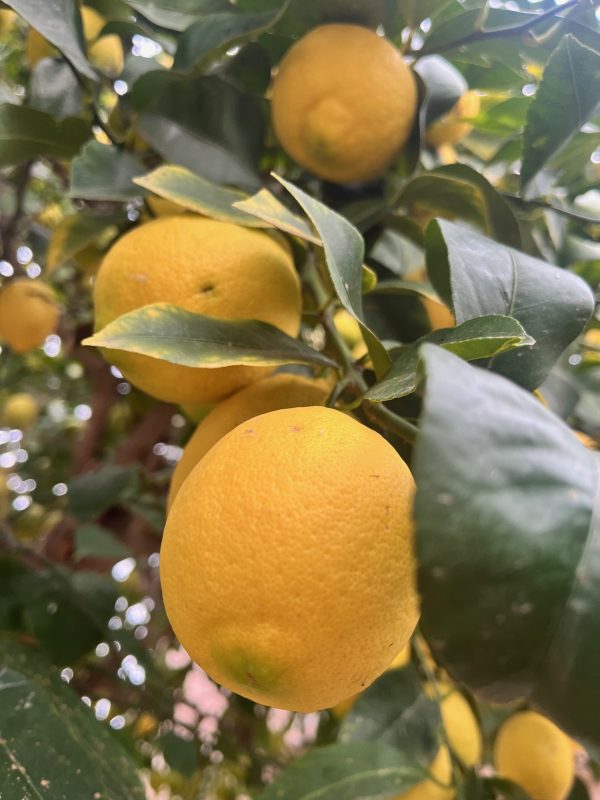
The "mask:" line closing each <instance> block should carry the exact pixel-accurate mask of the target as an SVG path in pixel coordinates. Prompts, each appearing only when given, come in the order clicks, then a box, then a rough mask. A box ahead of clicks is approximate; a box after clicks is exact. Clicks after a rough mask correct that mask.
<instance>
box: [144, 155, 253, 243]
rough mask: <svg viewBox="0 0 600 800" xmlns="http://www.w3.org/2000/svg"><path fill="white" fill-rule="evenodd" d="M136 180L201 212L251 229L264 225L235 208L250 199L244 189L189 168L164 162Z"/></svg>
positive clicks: (168, 198) (191, 209)
mask: <svg viewBox="0 0 600 800" xmlns="http://www.w3.org/2000/svg"><path fill="white" fill-rule="evenodd" d="M134 183H136V184H137V185H138V186H142V187H143V188H144V189H148V191H150V192H154V194H157V195H159V196H160V197H166V198H167V200H172V201H173V202H175V203H178V204H179V205H180V206H183V207H184V208H189V209H190V211H195V212H196V213H197V214H205V215H206V216H208V217H212V218H213V219H220V220H222V221H223V222H233V223H236V224H238V225H246V226H248V227H251V228H261V227H264V225H263V223H261V222H259V220H258V219H257V218H256V217H255V216H252V215H250V214H247V213H245V212H244V211H240V210H238V208H235V207H234V204H235V203H239V202H241V201H243V200H245V199H246V197H247V196H246V195H245V194H244V193H243V192H238V191H236V190H235V189H227V188H225V187H224V186H217V185H216V184H214V183H211V182H210V181H207V180H205V179H204V178H201V177H200V176H199V175H195V174H194V173H193V172H191V171H190V170H189V169H186V168H185V167H176V166H173V165H171V164H164V165H163V166H162V167H158V168H157V169H155V170H154V172H150V173H148V175H143V176H142V177H141V178H136V179H135V180H134Z"/></svg>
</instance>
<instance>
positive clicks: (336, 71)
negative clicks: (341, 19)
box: [271, 24, 417, 183]
mask: <svg viewBox="0 0 600 800" xmlns="http://www.w3.org/2000/svg"><path fill="white" fill-rule="evenodd" d="M416 108H417V88H416V82H415V79H414V77H413V74H412V72H411V70H410V69H409V67H408V66H407V65H406V64H405V63H404V61H403V60H402V56H401V54H400V52H399V51H398V50H397V49H396V48H395V47H394V46H393V45H392V44H391V43H390V42H389V41H388V40H387V39H384V38H383V37H381V36H378V35H377V34H376V33H374V32H373V31H372V30H369V29H368V28H363V27H361V26H359V25H343V24H341V25H338V24H333V25H321V26H319V27H317V28H314V29H313V30H311V31H310V32H309V33H307V34H306V36H303V37H302V39H300V40H299V41H298V42H296V44H294V45H293V46H292V47H291V48H290V50H289V51H288V52H287V53H286V55H285V57H284V59H283V61H282V62H281V64H280V65H279V70H278V72H277V74H276V76H275V79H274V82H273V93H272V102H271V113H272V119H273V127H274V128H275V133H276V135H277V138H278V139H279V142H280V143H281V146H282V147H283V148H284V150H286V151H287V152H288V153H289V154H290V155H291V156H292V158H294V159H295V160H296V161H297V162H298V163H299V164H301V165H302V166H304V167H306V168H307V169H309V170H311V171H312V172H314V174H315V175H318V176H319V177H320V178H325V179H326V180H329V181H334V182H336V183H352V182H357V181H368V180H372V179H374V178H377V177H379V176H380V175H382V174H383V173H384V172H385V171H386V170H387V169H388V168H389V167H390V165H391V164H392V162H393V161H394V159H395V158H396V156H397V155H398V154H399V152H400V150H401V149H402V147H403V146H404V144H405V142H406V141H407V139H408V137H409V135H410V132H411V129H412V126H413V121H414V119H415V114H416Z"/></svg>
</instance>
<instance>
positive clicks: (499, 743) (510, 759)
mask: <svg viewBox="0 0 600 800" xmlns="http://www.w3.org/2000/svg"><path fill="white" fill-rule="evenodd" d="M494 762H495V764H496V769H497V770H498V774H499V775H500V776H501V777H503V778H508V779H509V780H511V781H514V782H515V783H517V784H519V786H521V787H522V788H523V789H524V790H525V791H526V792H527V794H528V795H529V796H530V797H531V798H532V800H564V798H565V797H567V795H568V794H569V792H570V790H571V786H572V784H573V778H574V773H575V765H574V757H573V747H572V744H571V740H570V739H569V737H568V736H567V735H566V734H564V733H563V732H562V731H561V730H560V729H559V728H557V727H556V725H555V724H554V723H553V722H550V720H549V719H546V718H545V717H543V716H542V715H541V714H537V713H536V712H535V711H522V712H520V713H518V714H515V715H514V716H512V717H510V718H509V719H508V720H507V721H506V722H505V723H504V724H503V725H502V727H501V728H500V730H499V732H498V735H497V737H496V741H495V743H494Z"/></svg>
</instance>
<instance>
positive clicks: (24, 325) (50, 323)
mask: <svg viewBox="0 0 600 800" xmlns="http://www.w3.org/2000/svg"><path fill="white" fill-rule="evenodd" d="M59 317H60V310H59V307H58V303H57V302H56V297H55V294H54V292H53V291H52V289H51V288H50V287H49V286H48V285H47V284H45V283H43V282H42V281H37V280H35V281H34V280H29V279H27V278H18V279H17V280H13V281H11V282H10V283H8V284H6V285H5V286H3V287H2V289H1V290H0V340H3V341H5V342H7V343H8V344H9V345H10V346H11V347H12V349H13V350H14V351H15V352H16V353H27V352H28V351H29V350H33V349H35V348H36V347H39V346H40V345H41V344H43V343H44V340H45V339H46V336H49V335H50V334H51V333H53V332H54V331H55V330H56V327H57V325H58V320H59Z"/></svg>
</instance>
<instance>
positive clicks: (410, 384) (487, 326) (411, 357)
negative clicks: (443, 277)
mask: <svg viewBox="0 0 600 800" xmlns="http://www.w3.org/2000/svg"><path fill="white" fill-rule="evenodd" d="M425 342H432V343H434V344H437V345H440V346H441V347H443V348H444V349H445V350H449V351H450V352H451V353H455V354H456V355H457V356H460V357H461V358H464V359H465V361H475V360H477V359H481V358H492V357H493V356H495V355H498V353H503V352H505V351H506V350H512V349H513V348H515V347H523V346H524V345H533V344H534V340H533V339H532V338H531V337H530V336H528V335H527V333H526V332H525V331H524V330H523V328H522V326H521V325H520V324H519V323H518V322H517V320H516V319H512V317H503V316H500V315H490V316H487V317H477V318H476V319H472V320H468V321H467V322H463V323H462V325H457V326H456V327H455V328H448V329H444V330H437V331H432V332H431V333H428V334H427V335H426V336H424V337H423V338H421V339H419V340H417V341H416V342H414V343H413V344H411V345H410V346H409V347H406V348H404V349H403V350H401V351H400V354H399V355H398V356H397V357H394V361H393V363H392V366H391V368H390V370H389V372H388V373H386V375H385V377H384V379H383V380H382V381H380V382H379V383H376V384H375V386H373V387H371V389H369V391H368V392H367V394H366V397H367V398H368V399H369V400H374V401H375V402H378V403H381V402H385V401H387V400H393V399H394V398H395V397H404V396H405V395H407V394H410V393H411V392H414V391H415V389H416V388H417V383H418V367H419V347H420V346H421V345H422V344H424V343H425Z"/></svg>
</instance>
